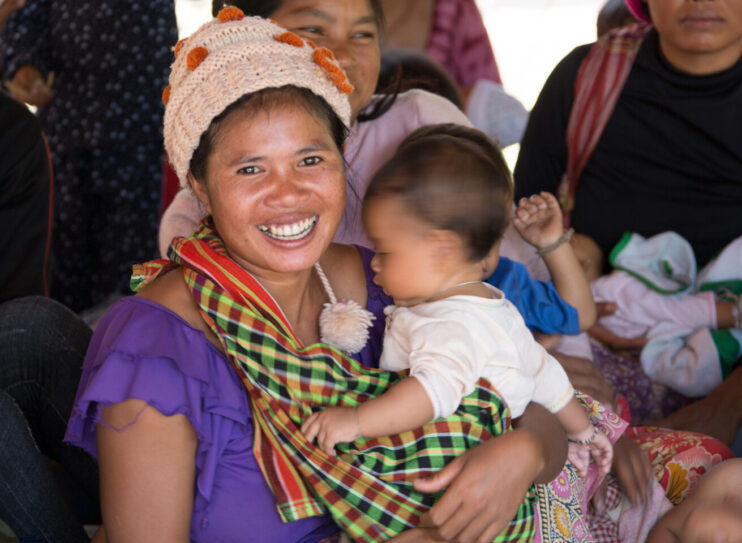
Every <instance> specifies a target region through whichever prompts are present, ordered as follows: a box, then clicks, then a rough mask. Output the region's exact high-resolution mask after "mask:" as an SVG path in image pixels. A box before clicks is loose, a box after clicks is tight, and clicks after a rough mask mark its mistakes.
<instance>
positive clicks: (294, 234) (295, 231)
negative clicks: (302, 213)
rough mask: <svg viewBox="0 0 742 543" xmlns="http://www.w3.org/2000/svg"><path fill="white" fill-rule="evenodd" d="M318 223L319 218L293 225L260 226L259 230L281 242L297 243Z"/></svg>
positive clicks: (311, 218)
mask: <svg viewBox="0 0 742 543" xmlns="http://www.w3.org/2000/svg"><path fill="white" fill-rule="evenodd" d="M316 223H317V216H316V215H315V216H314V217H310V218H308V219H304V220H301V221H299V222H295V223H293V224H280V225H275V224H271V225H270V226H267V225H262V224H261V225H258V229H259V230H260V231H261V232H263V233H264V234H267V235H268V237H271V238H273V239H277V240H281V241H295V240H297V239H301V238H303V237H304V236H306V235H307V234H309V232H311V231H312V228H314V225H315V224H316Z"/></svg>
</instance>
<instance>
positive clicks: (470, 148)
mask: <svg viewBox="0 0 742 543" xmlns="http://www.w3.org/2000/svg"><path fill="white" fill-rule="evenodd" d="M384 196H394V197H399V198H401V199H402V201H403V203H404V205H405V206H406V207H407V209H408V210H409V211H410V212H411V213H412V214H413V215H414V216H415V217H416V218H418V219H419V220H421V221H423V222H425V223H427V224H429V225H430V226H431V227H432V228H436V229H441V230H450V231H452V232H455V233H456V234H458V235H459V236H461V238H462V239H463V240H464V241H465V243H466V244H467V245H468V247H469V257H470V259H471V260H472V261H477V260H481V259H482V258H484V257H485V256H487V253H489V251H490V249H492V246H493V245H494V244H495V243H496V242H497V240H499V239H500V238H501V237H502V234H503V233H504V232H505V227H506V226H507V224H508V217H509V215H510V210H509V206H510V202H511V201H512V177H511V175H510V170H509V169H508V166H507V164H506V163H505V159H504V158H503V156H502V153H501V152H500V150H499V149H498V148H497V146H496V145H495V143H494V142H493V141H492V140H490V139H489V138H488V137H487V136H486V135H485V134H484V133H482V132H480V131H479V130H476V129H474V128H468V127H465V126H459V125H454V124H441V125H432V126H426V127H423V128H421V129H419V130H416V131H415V132H413V133H412V134H410V135H409V136H408V137H407V138H406V139H405V140H404V141H403V142H402V143H401V144H400V146H399V148H398V149H397V152H396V153H395V155H394V156H393V157H392V159H391V160H390V161H389V162H387V163H386V164H385V165H384V166H382V167H381V169H380V170H379V171H378V172H377V173H376V174H375V175H374V177H373V179H372V180H371V183H370V184H369V186H368V189H367V190H366V196H365V197H364V199H363V203H364V208H365V207H366V206H367V205H368V203H369V202H371V201H373V200H374V199H377V198H380V197H384Z"/></svg>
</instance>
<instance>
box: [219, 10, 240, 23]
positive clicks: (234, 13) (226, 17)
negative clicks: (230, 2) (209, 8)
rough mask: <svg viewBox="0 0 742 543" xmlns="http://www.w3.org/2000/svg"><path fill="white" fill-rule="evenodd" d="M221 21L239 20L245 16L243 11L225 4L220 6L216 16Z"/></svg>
mask: <svg viewBox="0 0 742 543" xmlns="http://www.w3.org/2000/svg"><path fill="white" fill-rule="evenodd" d="M216 18H217V19H219V20H220V21H221V22H222V23H226V22H229V21H240V20H242V19H244V18H245V13H244V12H243V11H242V10H241V9H240V8H236V7H234V6H226V7H224V8H222V9H221V10H220V11H219V13H218V14H217V16H216Z"/></svg>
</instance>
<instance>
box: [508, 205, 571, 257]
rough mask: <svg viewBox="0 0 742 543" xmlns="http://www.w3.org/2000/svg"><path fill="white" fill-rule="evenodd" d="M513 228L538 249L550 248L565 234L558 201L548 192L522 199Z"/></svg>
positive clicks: (514, 215)
mask: <svg viewBox="0 0 742 543" xmlns="http://www.w3.org/2000/svg"><path fill="white" fill-rule="evenodd" d="M513 226H515V229H516V230H517V231H518V233H519V234H520V235H521V236H522V237H523V239H525V240H526V241H527V242H528V243H530V244H531V245H533V246H535V247H536V248H537V249H543V248H545V247H548V246H549V245H551V244H552V243H554V242H556V241H557V240H558V239H559V238H560V237H561V235H562V234H563V233H564V227H563V225H562V210H561V209H559V203H558V202H557V199H556V198H555V197H554V195H553V194H550V193H548V192H542V193H540V194H534V195H533V196H531V197H530V198H521V200H520V202H518V208H517V209H516V210H515V213H514V214H513Z"/></svg>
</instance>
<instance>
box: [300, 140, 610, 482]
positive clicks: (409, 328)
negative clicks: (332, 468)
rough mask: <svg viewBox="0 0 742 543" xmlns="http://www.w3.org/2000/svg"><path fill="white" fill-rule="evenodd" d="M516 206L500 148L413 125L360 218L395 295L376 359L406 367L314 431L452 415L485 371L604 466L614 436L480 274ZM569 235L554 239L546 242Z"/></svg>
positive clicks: (352, 432)
mask: <svg viewBox="0 0 742 543" xmlns="http://www.w3.org/2000/svg"><path fill="white" fill-rule="evenodd" d="M511 202H512V183H511V178H510V172H509V171H508V168H507V165H506V164H505V162H504V160H503V158H502V155H501V154H500V153H499V152H496V153H494V154H493V153H486V152H485V151H483V149H482V146H481V145H478V144H477V143H476V142H475V141H472V139H471V138H464V137H457V136H453V135H447V134H428V135H424V136H418V135H416V134H415V133H413V134H412V135H410V136H409V137H408V139H407V140H405V142H403V143H402V144H401V145H400V148H399V150H398V151H397V153H396V154H395V156H394V157H393V158H392V159H391V160H390V161H389V162H388V163H387V164H386V165H384V166H383V167H382V168H381V169H380V170H379V172H378V173H377V174H376V175H375V176H374V179H373V180H372V182H371V184H370V185H369V187H368V190H367V192H366V196H365V198H364V206H363V220H364V224H365V227H366V230H367V232H368V234H369V236H370V238H371V240H372V241H373V242H374V244H375V247H376V251H377V253H376V256H375V257H374V259H373V261H372V268H373V270H374V271H375V272H376V276H375V279H374V280H375V281H376V282H377V283H378V284H379V285H381V286H382V287H383V288H384V290H385V291H386V292H387V294H389V295H390V296H391V297H392V298H393V299H394V302H395V305H394V306H390V307H388V308H387V310H386V313H387V329H386V334H385V337H384V352H383V354H382V356H381V362H380V365H381V367H382V368H383V369H387V370H392V371H400V370H403V369H407V368H409V370H410V374H409V377H407V378H405V379H402V380H401V381H400V382H399V383H398V384H396V385H395V386H394V387H392V388H391V389H389V390H388V391H387V392H386V393H385V394H383V395H381V396H378V397H376V398H374V399H371V400H369V401H367V402H365V403H364V404H362V405H361V406H359V407H358V408H356V409H351V408H329V409H325V410H324V411H321V412H317V413H314V414H312V415H311V416H310V417H309V418H308V419H307V420H306V421H305V422H304V424H303V425H302V432H303V433H304V434H305V436H306V437H307V439H309V440H310V441H312V440H314V439H317V442H318V444H319V446H320V447H322V449H324V450H325V451H326V452H327V453H328V454H334V446H335V444H336V443H338V442H347V441H353V440H355V439H358V438H360V437H379V436H383V435H389V434H398V433H401V432H404V431H408V430H411V429H414V428H418V427H419V426H422V425H423V424H424V423H426V422H428V421H430V420H434V419H437V418H441V417H446V416H449V415H450V414H452V413H453V412H454V411H455V410H456V408H457V407H458V405H459V403H460V401H461V399H462V398H463V397H464V396H466V395H468V394H470V393H471V392H472V391H473V390H474V385H475V383H476V382H477V380H478V379H479V378H482V377H483V378H486V379H488V380H489V381H490V383H491V384H492V385H493V386H494V387H495V388H496V389H497V390H498V392H499V393H500V395H501V396H502V397H503V399H504V400H505V401H506V403H507V404H508V406H509V407H510V411H511V414H512V416H513V417H518V416H520V415H521V414H522V413H523V411H524V409H525V407H526V405H527V404H528V403H529V402H530V401H536V402H538V403H540V404H542V405H544V406H545V407H546V408H547V409H549V410H550V411H552V412H553V413H555V414H556V416H557V418H558V419H559V421H560V422H561V423H562V425H563V426H564V428H565V430H566V431H567V435H568V438H569V441H570V443H569V458H570V460H571V461H572V463H573V464H574V465H575V466H576V467H577V469H578V471H579V472H580V474H581V475H585V474H586V473H587V468H588V465H589V462H590V458H591V457H592V458H593V459H594V460H595V462H596V464H597V466H598V469H599V471H600V473H601V474H605V473H607V472H608V470H609V468H610V465H611V458H612V451H613V450H612V446H611V443H610V441H609V440H608V438H607V437H606V436H605V435H604V434H603V433H602V432H600V431H599V430H598V429H597V428H595V427H593V426H592V425H591V424H590V422H589V421H588V418H587V415H586V413H585V410H584V409H583V408H582V407H581V406H580V404H579V402H578V401H577V400H576V399H575V397H574V394H573V389H572V386H571V385H570V383H569V379H568V378H567V375H566V374H565V372H564V370H563V369H562V367H561V366H560V365H559V363H558V362H557V361H556V360H555V359H554V358H552V357H551V356H550V355H549V354H548V353H547V352H546V351H545V350H544V349H543V348H542V347H541V346H540V345H539V344H538V343H537V342H536V341H535V340H534V339H533V336H532V335H531V333H530V332H529V331H528V329H527V328H526V326H525V324H524V322H523V318H522V317H521V316H520V314H519V313H518V311H517V310H516V309H515V308H514V307H513V306H512V304H510V302H508V301H507V300H506V299H505V297H504V296H503V294H502V292H501V291H499V290H498V289H496V288H495V287H493V286H491V285H488V284H487V283H485V282H483V281H482V274H483V263H484V260H485V258H486V257H487V256H488V255H490V257H491V254H490V251H491V249H492V247H494V246H495V244H496V243H497V242H498V240H499V239H500V237H501V236H502V233H503V231H504V229H505V227H506V226H507V224H508V221H509V214H510V207H511ZM533 215H534V217H536V216H537V213H535V212H534V214H533ZM522 220H524V221H526V222H528V221H529V219H528V217H526V216H525V215H523V219H522ZM535 222H538V221H535ZM563 241H566V237H564V236H558V239H556V240H553V241H552V243H551V246H549V247H546V249H550V248H551V249H556V247H558V246H560V245H562V244H563ZM580 273H581V272H580ZM582 281H583V282H584V283H585V286H584V288H586V289H587V288H588V287H587V283H586V282H585V281H584V278H582ZM587 296H588V297H589V292H588V293H587Z"/></svg>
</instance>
